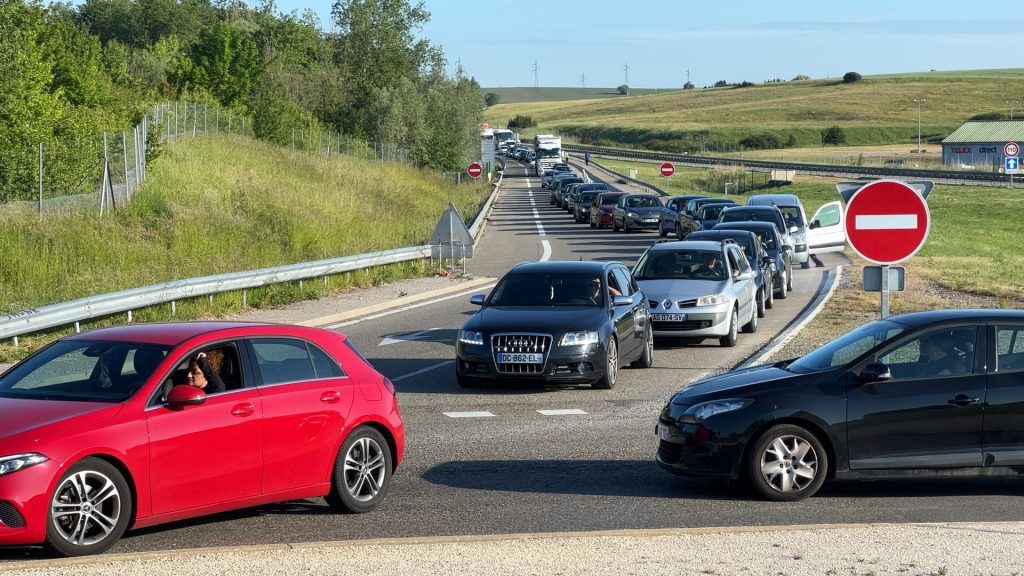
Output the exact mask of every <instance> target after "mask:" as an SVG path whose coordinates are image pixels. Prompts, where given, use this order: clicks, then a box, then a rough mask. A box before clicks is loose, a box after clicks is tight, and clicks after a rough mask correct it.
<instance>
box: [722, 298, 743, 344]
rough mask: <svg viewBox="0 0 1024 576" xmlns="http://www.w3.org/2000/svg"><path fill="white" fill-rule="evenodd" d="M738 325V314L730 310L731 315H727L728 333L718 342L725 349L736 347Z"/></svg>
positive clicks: (734, 309)
mask: <svg viewBox="0 0 1024 576" xmlns="http://www.w3.org/2000/svg"><path fill="white" fill-rule="evenodd" d="M738 323H739V312H737V311H736V308H733V309H732V314H730V315H729V333H728V334H726V335H725V336H722V337H721V338H720V339H719V340H718V341H719V343H721V344H722V346H725V347H726V348H732V347H733V346H735V345H736V341H737V340H738V339H739V338H738V336H739V334H738V332H737V329H736V325H737V324H738Z"/></svg>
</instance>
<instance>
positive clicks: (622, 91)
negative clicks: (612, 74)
mask: <svg viewBox="0 0 1024 576" xmlns="http://www.w3.org/2000/svg"><path fill="white" fill-rule="evenodd" d="M616 90H618V92H619V94H621V95H622V96H629V86H627V85H626V84H620V85H619V87H618V88H616Z"/></svg>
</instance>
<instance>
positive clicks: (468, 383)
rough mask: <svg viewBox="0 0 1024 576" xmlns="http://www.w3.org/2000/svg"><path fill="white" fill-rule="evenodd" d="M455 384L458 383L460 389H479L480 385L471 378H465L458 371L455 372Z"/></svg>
mask: <svg viewBox="0 0 1024 576" xmlns="http://www.w3.org/2000/svg"><path fill="white" fill-rule="evenodd" d="M455 382H456V383H458V385H459V388H478V387H480V383H479V382H477V381H476V380H474V379H472V378H470V377H469V376H463V375H462V374H461V373H460V372H459V371H458V370H456V371H455Z"/></svg>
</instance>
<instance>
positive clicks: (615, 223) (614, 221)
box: [612, 216, 619, 232]
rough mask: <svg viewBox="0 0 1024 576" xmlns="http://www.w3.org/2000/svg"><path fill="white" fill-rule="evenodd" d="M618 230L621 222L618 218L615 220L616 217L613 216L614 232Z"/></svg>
mask: <svg viewBox="0 0 1024 576" xmlns="http://www.w3.org/2000/svg"><path fill="white" fill-rule="evenodd" d="M618 231H619V223H618V221H617V220H615V217H614V216H612V232H618Z"/></svg>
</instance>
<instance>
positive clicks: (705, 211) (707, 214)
mask: <svg viewBox="0 0 1024 576" xmlns="http://www.w3.org/2000/svg"><path fill="white" fill-rule="evenodd" d="M725 208H726V207H725V206H714V205H711V206H704V207H702V208H701V211H702V212H701V213H702V216H701V219H703V220H718V216H719V215H720V214H721V213H722V210H725Z"/></svg>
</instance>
